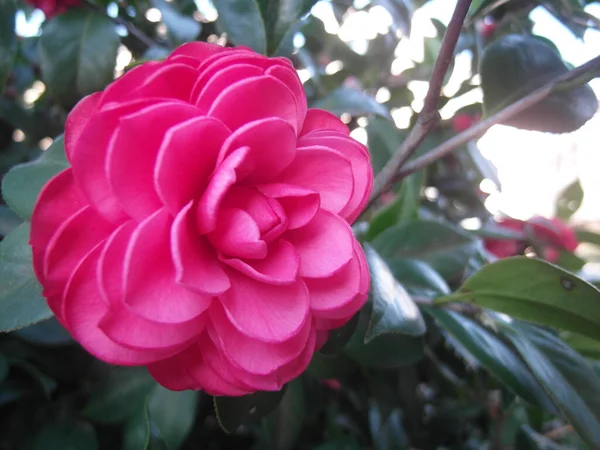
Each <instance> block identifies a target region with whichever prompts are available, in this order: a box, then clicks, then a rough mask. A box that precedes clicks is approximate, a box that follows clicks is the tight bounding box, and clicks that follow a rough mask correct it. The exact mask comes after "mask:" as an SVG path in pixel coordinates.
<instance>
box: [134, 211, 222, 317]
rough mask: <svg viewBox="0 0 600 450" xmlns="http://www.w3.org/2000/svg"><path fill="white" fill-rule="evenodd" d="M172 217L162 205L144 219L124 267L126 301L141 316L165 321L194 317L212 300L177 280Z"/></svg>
mask: <svg viewBox="0 0 600 450" xmlns="http://www.w3.org/2000/svg"><path fill="white" fill-rule="evenodd" d="M172 220H173V219H172V218H171V217H170V215H169V213H168V212H167V211H166V210H165V209H162V210H159V211H157V212H156V213H154V214H153V215H152V216H150V217H148V219H146V220H145V221H144V222H142V223H140V224H139V225H138V226H137V227H136V229H135V231H134V232H133V234H132V236H131V239H130V240H129V245H128V247H127V252H126V254H125V264H124V268H123V296H124V298H123V301H124V302H125V303H126V304H127V305H129V306H130V307H131V309H132V310H133V311H135V312H136V313H137V314H139V315H140V316H142V317H145V318H146V319H149V320H154V321H157V322H164V323H180V322H184V321H189V320H192V319H194V318H195V317H197V316H198V315H200V314H202V313H203V312H204V311H205V310H206V309H207V308H208V307H209V306H210V303H211V301H212V297H211V296H208V295H201V294H198V293H195V292H193V291H192V290H190V289H188V288H186V287H185V286H182V285H180V284H178V283H175V282H174V281H175V274H176V272H175V267H174V265H173V261H172V258H171V251H170V238H169V236H170V232H169V231H170V228H171V224H172Z"/></svg>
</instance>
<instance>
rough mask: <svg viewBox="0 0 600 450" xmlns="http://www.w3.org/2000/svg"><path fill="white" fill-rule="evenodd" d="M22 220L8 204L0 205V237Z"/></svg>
mask: <svg viewBox="0 0 600 450" xmlns="http://www.w3.org/2000/svg"><path fill="white" fill-rule="evenodd" d="M21 222H22V220H21V218H20V217H19V216H17V215H16V214H15V213H14V212H13V211H12V210H11V209H10V208H9V207H8V206H5V205H0V237H2V236H6V235H7V234H8V233H10V232H11V231H12V230H14V229H15V228H16V227H17V226H18V225H20V224H21Z"/></svg>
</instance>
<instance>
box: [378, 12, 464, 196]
mask: <svg viewBox="0 0 600 450" xmlns="http://www.w3.org/2000/svg"><path fill="white" fill-rule="evenodd" d="M470 6H471V0H458V3H457V5H456V8H455V9H454V13H453V14H452V18H451V19H450V22H449V23H448V28H447V29H446V33H444V38H443V40H442V45H441V47H440V52H439V54H438V57H437V59H436V61H435V67H434V69H433V74H432V76H431V81H430V82H429V89H428V90H427V96H426V97H425V102H424V104H423V109H422V110H421V112H420V113H419V118H418V119H417V123H416V124H415V126H414V127H413V129H412V130H411V131H410V133H409V135H408V136H407V137H406V139H405V140H404V142H403V143H402V145H401V146H400V148H399V149H398V151H397V152H396V153H395V154H394V155H393V156H392V158H391V159H390V160H389V161H388V163H387V164H386V165H385V167H384V168H383V169H382V170H381V172H379V174H378V175H377V177H376V178H375V181H374V184H373V193H372V194H371V199H370V200H369V205H370V204H371V203H372V202H374V201H375V200H376V199H377V198H378V197H379V196H380V195H381V194H382V193H383V192H385V191H386V190H387V188H388V187H389V185H390V183H391V182H392V179H393V177H394V175H395V174H396V173H397V172H398V169H400V168H401V167H402V165H403V164H404V163H406V161H408V159H409V158H410V157H411V156H412V155H413V154H414V153H415V151H416V150H417V148H418V147H419V145H420V144H421V143H422V142H423V140H424V139H425V137H426V136H427V134H429V132H431V131H432V130H433V129H434V128H435V127H436V126H437V124H438V122H439V121H440V115H439V112H438V105H439V101H440V92H441V90H442V85H443V83H444V77H445V76H446V72H447V71H448V67H450V63H451V62H452V59H453V58H454V49H455V48H456V43H457V42H458V38H459V37H460V33H461V31H462V27H463V23H464V21H465V18H466V17H467V13H468V11H469V7H470Z"/></svg>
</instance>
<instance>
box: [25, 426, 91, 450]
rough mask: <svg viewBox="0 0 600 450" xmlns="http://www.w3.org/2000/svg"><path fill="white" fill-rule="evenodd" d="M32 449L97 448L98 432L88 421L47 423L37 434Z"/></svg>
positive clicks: (82, 449)
mask: <svg viewBox="0 0 600 450" xmlns="http://www.w3.org/2000/svg"><path fill="white" fill-rule="evenodd" d="M31 448H32V450H56V449H59V448H60V449H69V450H96V449H97V448H98V442H97V440H96V432H95V431H94V428H93V427H92V426H91V425H90V424H88V423H78V422H74V421H63V422H58V423H53V424H48V425H45V426H44V427H43V428H42V429H41V430H40V431H39V432H38V433H37V434H36V436H35V438H34V441H33V445H32V447H31Z"/></svg>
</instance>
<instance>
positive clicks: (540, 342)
mask: <svg viewBox="0 0 600 450" xmlns="http://www.w3.org/2000/svg"><path fill="white" fill-rule="evenodd" d="M498 323H499V324H500V326H501V328H502V331H503V333H504V334H505V335H506V336H507V337H508V338H509V339H510V340H511V342H512V344H513V345H514V347H515V348H516V349H517V351H518V352H519V353H520V354H521V357H522V358H523V360H524V361H525V362H526V364H527V365H528V366H529V368H530V369H531V371H532V372H533V374H534V375H535V377H536V378H537V380H538V381H539V382H540V384H541V385H542V386H543V387H544V389H545V390H546V392H547V393H548V396H549V397H550V398H551V399H552V401H553V402H554V404H555V405H556V406H557V407H558V409H559V410H560V411H561V413H562V415H563V416H564V417H565V418H566V419H567V420H568V421H569V422H570V423H571V425H573V428H574V429H575V431H577V433H578V434H579V435H580V436H581V438H582V439H583V440H584V441H585V442H586V443H587V445H588V446H589V447H590V448H600V378H598V377H597V375H596V374H595V373H594V371H593V370H592V369H591V367H590V366H589V365H588V364H587V363H586V362H585V360H584V359H583V358H582V357H581V356H580V355H579V354H578V353H577V352H576V351H574V350H573V349H572V348H570V347H569V346H568V345H567V344H565V343H564V342H562V341H561V340H560V339H559V338H558V337H556V336H554V335H553V334H551V333H550V332H548V331H545V330H543V329H541V328H539V327H535V326H532V325H528V324H524V323H522V324H519V323H510V324H508V323H505V322H503V321H499V322H498Z"/></svg>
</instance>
